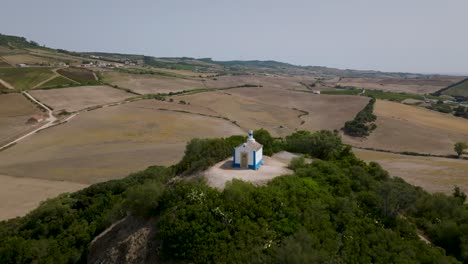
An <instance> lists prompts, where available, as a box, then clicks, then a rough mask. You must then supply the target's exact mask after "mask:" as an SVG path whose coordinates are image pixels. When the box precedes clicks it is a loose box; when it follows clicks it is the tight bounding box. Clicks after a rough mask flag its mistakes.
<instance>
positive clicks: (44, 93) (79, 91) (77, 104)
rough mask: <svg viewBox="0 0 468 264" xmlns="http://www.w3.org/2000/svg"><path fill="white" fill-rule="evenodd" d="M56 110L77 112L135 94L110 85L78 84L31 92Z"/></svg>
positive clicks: (121, 99) (118, 100)
mask: <svg viewBox="0 0 468 264" xmlns="http://www.w3.org/2000/svg"><path fill="white" fill-rule="evenodd" d="M30 93H31V94H32V95H33V96H34V97H35V98H37V99H38V100H39V101H41V102H42V103H44V104H46V105H48V106H49V107H52V108H53V110H54V111H60V110H66V111H67V112H75V111H79V110H82V109H85V108H88V107H92V106H97V105H103V104H108V103H114V102H120V101H123V100H125V99H127V98H130V97H132V96H134V95H132V94H129V93H126V92H124V91H122V90H118V89H114V88H112V87H109V86H104V85H100V86H78V87H70V88H63V89H48V90H34V91H31V92H30Z"/></svg>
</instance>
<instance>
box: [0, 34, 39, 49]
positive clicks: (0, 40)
mask: <svg viewBox="0 0 468 264" xmlns="http://www.w3.org/2000/svg"><path fill="white" fill-rule="evenodd" d="M0 46H7V47H11V48H41V46H39V44H38V43H37V42H35V41H32V40H31V41H28V40H27V39H26V38H24V37H17V36H9V35H3V34H0Z"/></svg>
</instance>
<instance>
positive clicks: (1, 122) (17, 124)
mask: <svg viewBox="0 0 468 264" xmlns="http://www.w3.org/2000/svg"><path fill="white" fill-rule="evenodd" d="M41 113H42V112H41V111H40V109H39V108H37V107H36V106H35V105H34V104H33V103H31V102H30V101H28V100H27V99H26V98H25V97H24V96H23V95H21V94H18V93H12V94H2V95H0V128H1V129H0V146H3V145H4V144H5V143H8V142H9V141H11V140H12V139H14V138H15V137H16V136H18V135H20V134H23V133H26V132H27V131H29V130H32V129H33V128H35V126H34V125H28V124H26V121H27V120H28V119H29V118H30V117H31V116H32V115H35V114H41Z"/></svg>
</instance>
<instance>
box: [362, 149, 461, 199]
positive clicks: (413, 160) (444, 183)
mask: <svg viewBox="0 0 468 264" xmlns="http://www.w3.org/2000/svg"><path fill="white" fill-rule="evenodd" d="M353 152H354V153H355V154H356V156H358V157H359V158H360V159H363V160H365V161H368V162H369V161H375V162H378V163H379V164H380V165H382V167H383V168H384V169H385V170H387V171H388V172H389V173H390V175H392V176H396V177H400V178H403V179H404V180H405V181H407V182H408V183H411V184H413V185H416V186H420V187H422V188H423V189H425V190H427V191H429V192H432V193H435V192H442V193H446V194H451V193H452V192H453V188H454V186H455V185H457V186H459V187H460V189H461V190H462V191H464V192H465V193H468V177H467V172H468V161H467V160H457V159H447V158H437V157H418V156H408V155H400V154H392V153H385V152H377V151H369V150H361V149H354V150H353Z"/></svg>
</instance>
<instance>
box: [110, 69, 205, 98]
mask: <svg viewBox="0 0 468 264" xmlns="http://www.w3.org/2000/svg"><path fill="white" fill-rule="evenodd" d="M102 76H103V80H104V81H105V82H109V83H111V84H113V85H118V86H119V87H123V88H127V89H130V90H132V91H134V92H136V93H140V94H157V93H169V92H180V91H183V90H189V89H195V88H205V86H204V84H203V82H202V81H201V80H193V79H182V78H172V77H163V76H157V75H150V74H129V73H122V72H102Z"/></svg>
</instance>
